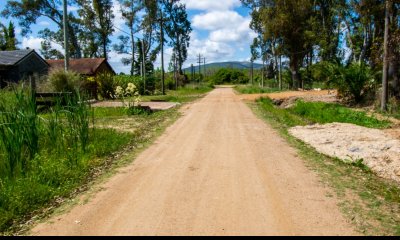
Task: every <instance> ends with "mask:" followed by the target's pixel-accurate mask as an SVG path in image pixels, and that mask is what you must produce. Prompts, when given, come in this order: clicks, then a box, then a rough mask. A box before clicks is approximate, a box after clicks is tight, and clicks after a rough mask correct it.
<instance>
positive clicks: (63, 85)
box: [49, 69, 83, 92]
mask: <svg viewBox="0 0 400 240" xmlns="http://www.w3.org/2000/svg"><path fill="white" fill-rule="evenodd" d="M49 82H50V83H51V85H52V87H53V88H54V90H55V91H57V92H75V91H80V90H81V88H82V85H83V81H82V79H81V77H80V75H79V74H78V73H75V72H72V71H68V72H65V71H64V70H63V69H59V70H55V71H53V72H51V73H50V75H49Z"/></svg>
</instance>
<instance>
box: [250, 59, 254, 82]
mask: <svg viewBox="0 0 400 240" xmlns="http://www.w3.org/2000/svg"><path fill="white" fill-rule="evenodd" d="M250 62H251V67H250V79H251V85H254V80H253V79H254V78H253V73H254V72H253V59H252V60H251V61H250Z"/></svg>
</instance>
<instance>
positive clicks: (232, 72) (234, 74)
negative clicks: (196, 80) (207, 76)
mask: <svg viewBox="0 0 400 240" xmlns="http://www.w3.org/2000/svg"><path fill="white" fill-rule="evenodd" d="M248 82H249V78H248V76H247V75H246V74H244V73H243V71H240V70H237V69H229V68H221V69H219V70H218V71H217V72H216V73H215V74H214V76H213V77H212V83H213V84H214V85H218V84H226V83H228V84H245V83H248Z"/></svg>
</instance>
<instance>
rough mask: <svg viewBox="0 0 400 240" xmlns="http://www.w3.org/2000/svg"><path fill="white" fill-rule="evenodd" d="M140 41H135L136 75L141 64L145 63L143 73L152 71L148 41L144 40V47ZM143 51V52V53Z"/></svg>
mask: <svg viewBox="0 0 400 240" xmlns="http://www.w3.org/2000/svg"><path fill="white" fill-rule="evenodd" d="M142 43H143V42H142V41H137V42H136V49H137V51H136V59H137V61H135V62H134V72H135V73H136V75H138V74H140V73H141V69H142V66H143V65H142V64H143V62H144V64H145V68H144V69H145V71H144V73H143V74H144V75H151V74H153V72H154V64H153V62H154V57H153V56H151V55H149V54H148V53H149V43H148V42H146V41H144V48H143V46H142ZM143 51H144V53H143Z"/></svg>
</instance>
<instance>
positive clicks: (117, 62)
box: [108, 51, 131, 73]
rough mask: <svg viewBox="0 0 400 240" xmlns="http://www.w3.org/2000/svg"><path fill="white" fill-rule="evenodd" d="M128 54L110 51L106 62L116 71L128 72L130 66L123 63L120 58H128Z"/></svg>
mask: <svg viewBox="0 0 400 240" xmlns="http://www.w3.org/2000/svg"><path fill="white" fill-rule="evenodd" d="M128 57H129V55H128V54H118V53H117V52H115V51H111V52H110V53H109V54H108V62H109V63H110V65H111V67H112V68H113V69H114V71H115V72H116V73H120V72H124V73H129V72H130V70H131V68H130V66H126V65H124V64H123V63H122V62H121V60H122V58H128Z"/></svg>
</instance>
